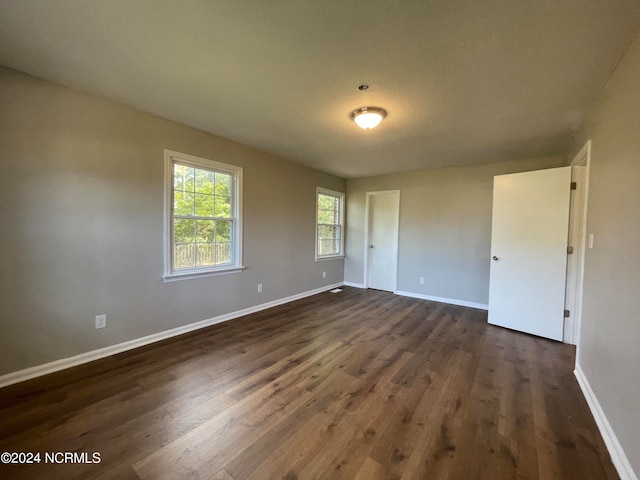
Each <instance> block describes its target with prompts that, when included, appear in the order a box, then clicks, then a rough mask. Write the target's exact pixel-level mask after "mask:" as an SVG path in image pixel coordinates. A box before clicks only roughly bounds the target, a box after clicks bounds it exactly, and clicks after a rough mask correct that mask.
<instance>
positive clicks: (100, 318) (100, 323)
mask: <svg viewBox="0 0 640 480" xmlns="http://www.w3.org/2000/svg"><path fill="white" fill-rule="evenodd" d="M106 326H107V316H106V315H96V330H97V329H99V328H105V327H106Z"/></svg>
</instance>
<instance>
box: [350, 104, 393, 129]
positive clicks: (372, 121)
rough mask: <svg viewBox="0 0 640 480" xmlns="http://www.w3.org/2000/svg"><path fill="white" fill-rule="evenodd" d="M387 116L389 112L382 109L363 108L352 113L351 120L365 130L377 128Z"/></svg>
mask: <svg viewBox="0 0 640 480" xmlns="http://www.w3.org/2000/svg"><path fill="white" fill-rule="evenodd" d="M386 116H387V111H386V110H385V109H384V108H380V107H361V108H359V109H357V110H354V111H353V112H351V119H352V120H353V121H354V122H356V123H357V124H358V126H359V127H360V128H364V129H365V130H369V129H371V128H375V127H377V126H378V124H379V123H380V122H381V121H382V119H383V118H384V117H386Z"/></svg>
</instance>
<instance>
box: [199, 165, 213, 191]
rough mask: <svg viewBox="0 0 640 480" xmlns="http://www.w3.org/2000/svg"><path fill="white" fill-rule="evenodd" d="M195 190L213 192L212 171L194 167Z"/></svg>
mask: <svg viewBox="0 0 640 480" xmlns="http://www.w3.org/2000/svg"><path fill="white" fill-rule="evenodd" d="M196 192H199V193H209V194H211V193H213V172H210V171H209V170H201V169H199V168H196Z"/></svg>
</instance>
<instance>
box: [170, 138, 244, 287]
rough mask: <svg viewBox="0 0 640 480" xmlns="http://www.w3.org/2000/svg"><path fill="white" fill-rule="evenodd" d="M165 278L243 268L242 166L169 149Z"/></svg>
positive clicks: (228, 271)
mask: <svg viewBox="0 0 640 480" xmlns="http://www.w3.org/2000/svg"><path fill="white" fill-rule="evenodd" d="M165 177H166V187H165V188H166V190H165V210H166V214H165V220H166V225H165V278H167V279H171V278H172V277H176V278H189V277H194V276H201V275H211V274H215V273H230V272H236V271H240V270H241V269H242V268H244V267H242V254H241V245H242V225H241V223H242V209H241V199H242V191H241V190H242V168H240V167H235V166H233V165H227V164H224V163H219V162H214V161H212V160H206V159H204V158H198V157H194V156H192V155H186V154H183V153H177V152H171V151H169V150H165Z"/></svg>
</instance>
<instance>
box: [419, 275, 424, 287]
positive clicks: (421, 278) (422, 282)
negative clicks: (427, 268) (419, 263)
mask: <svg viewBox="0 0 640 480" xmlns="http://www.w3.org/2000/svg"><path fill="white" fill-rule="evenodd" d="M420 285H424V277H420Z"/></svg>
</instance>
